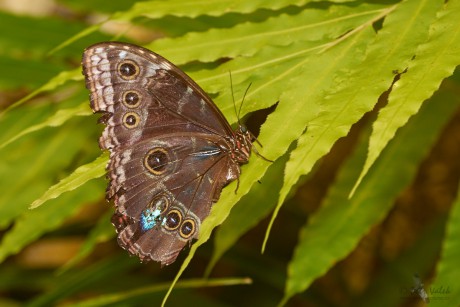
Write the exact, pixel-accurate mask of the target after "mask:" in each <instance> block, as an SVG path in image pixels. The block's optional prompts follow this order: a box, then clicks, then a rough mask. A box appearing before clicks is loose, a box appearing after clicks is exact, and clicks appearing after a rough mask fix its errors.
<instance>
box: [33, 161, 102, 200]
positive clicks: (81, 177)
mask: <svg viewBox="0 0 460 307" xmlns="http://www.w3.org/2000/svg"><path fill="white" fill-rule="evenodd" d="M107 159H108V153H105V154H103V155H101V156H100V157H99V158H97V159H96V160H94V161H93V162H91V163H88V164H85V165H82V166H80V167H79V168H77V169H76V170H75V171H74V172H73V173H72V174H70V175H69V176H67V177H66V178H64V179H62V180H61V181H60V182H59V183H57V184H55V185H53V186H52V187H50V188H49V189H48V191H46V192H45V193H44V194H43V195H42V196H41V197H40V198H38V199H37V200H35V201H34V202H33V203H32V204H31V205H30V207H29V209H35V208H37V207H40V206H41V205H42V204H43V203H44V202H46V201H48V200H50V199H54V198H57V197H59V196H60V195H61V194H63V193H65V192H69V191H73V190H75V189H76V188H78V187H80V186H82V185H84V184H85V183H86V182H88V181H89V180H91V179H94V178H99V177H102V176H104V175H105V166H106V165H107Z"/></svg>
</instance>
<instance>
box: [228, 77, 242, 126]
mask: <svg viewBox="0 0 460 307" xmlns="http://www.w3.org/2000/svg"><path fill="white" fill-rule="evenodd" d="M228 74H229V75H230V89H231V91H232V100H233V108H234V109H235V115H236V119H237V120H238V125H241V123H240V116H239V114H238V112H237V111H236V103H235V95H234V94H233V79H232V72H231V71H230V70H229V71H228Z"/></svg>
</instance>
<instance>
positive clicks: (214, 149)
mask: <svg viewBox="0 0 460 307" xmlns="http://www.w3.org/2000/svg"><path fill="white" fill-rule="evenodd" d="M221 153H222V149H221V148H220V147H219V146H217V145H215V146H212V145H210V146H204V147H202V148H201V149H200V150H199V151H197V152H194V153H192V154H191V155H192V156H195V157H197V158H198V159H200V160H202V159H207V158H208V157H210V156H215V155H219V154H221Z"/></svg>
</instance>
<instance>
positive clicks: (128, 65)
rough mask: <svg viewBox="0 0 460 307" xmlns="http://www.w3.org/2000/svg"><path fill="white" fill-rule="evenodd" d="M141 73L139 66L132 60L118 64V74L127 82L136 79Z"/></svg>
mask: <svg viewBox="0 0 460 307" xmlns="http://www.w3.org/2000/svg"><path fill="white" fill-rule="evenodd" d="M139 72H140V69H139V65H137V63H136V62H134V61H132V60H124V61H121V62H120V63H119V64H118V74H119V75H120V77H121V78H123V79H125V80H133V79H135V78H136V77H137V76H138V75H139Z"/></svg>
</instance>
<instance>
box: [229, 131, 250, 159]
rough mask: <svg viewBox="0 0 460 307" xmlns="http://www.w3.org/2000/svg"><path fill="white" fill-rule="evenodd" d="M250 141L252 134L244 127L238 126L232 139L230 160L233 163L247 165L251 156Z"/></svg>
mask: <svg viewBox="0 0 460 307" xmlns="http://www.w3.org/2000/svg"><path fill="white" fill-rule="evenodd" d="M252 139H253V136H252V134H251V133H250V132H249V131H248V130H247V129H246V127H245V126H243V125H240V126H239V127H238V130H237V131H235V136H234V138H233V140H234V142H233V149H232V159H233V160H234V161H236V162H238V163H239V164H245V163H248V161H249V157H250V156H251V148H252Z"/></svg>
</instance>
